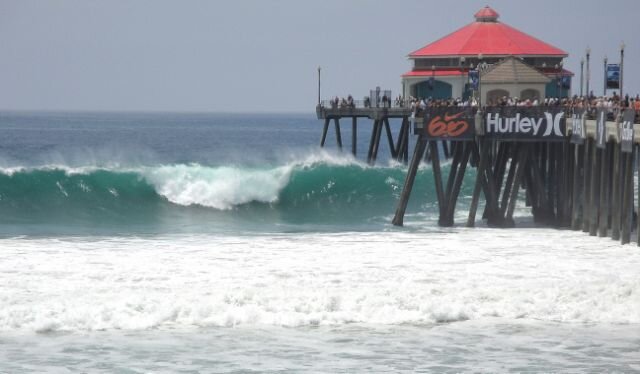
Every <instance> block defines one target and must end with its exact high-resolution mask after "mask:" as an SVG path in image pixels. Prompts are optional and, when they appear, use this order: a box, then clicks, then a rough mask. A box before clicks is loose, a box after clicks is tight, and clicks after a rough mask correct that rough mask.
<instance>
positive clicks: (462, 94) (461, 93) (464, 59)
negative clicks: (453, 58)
mask: <svg viewBox="0 0 640 374" xmlns="http://www.w3.org/2000/svg"><path fill="white" fill-rule="evenodd" d="M465 61H467V59H466V58H465V57H464V56H462V57H460V73H461V74H460V77H461V78H462V90H461V91H460V100H462V99H463V98H464V63H465Z"/></svg>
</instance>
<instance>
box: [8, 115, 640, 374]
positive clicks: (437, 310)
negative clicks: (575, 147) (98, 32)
mask: <svg viewBox="0 0 640 374" xmlns="http://www.w3.org/2000/svg"><path fill="white" fill-rule="evenodd" d="M370 125H371V124H370V123H367V122H364V123H362V124H361V125H360V128H359V131H360V132H359V134H358V139H359V140H360V143H359V145H358V149H359V151H360V154H359V155H358V157H356V158H354V157H352V156H351V155H349V154H348V152H345V153H341V152H339V151H338V150H337V149H336V147H335V145H334V144H335V143H333V142H332V140H333V137H332V136H333V133H332V132H330V137H329V141H328V147H327V148H326V149H324V150H321V149H319V148H318V143H319V137H320V131H321V123H320V122H319V121H318V120H317V119H315V118H314V117H313V116H311V115H291V114H287V115H282V114H280V115H276V114H269V115H257V114H250V115H240V114H234V115H230V114H172V113H155V114H145V113H15V112H4V113H0V306H2V308H0V372H11V373H13V372H56V373H57V372H121V373H132V372H133V373H146V372H183V373H193V372H273V373H275V372H296V373H298V372H309V373H317V372H332V373H333V372H389V373H391V372H393V373H395V372H478V371H480V372H632V371H640V353H639V350H638V347H639V344H640V341H638V336H640V274H639V273H638V269H639V268H640V251H638V250H637V248H636V247H635V246H630V245H627V246H620V245H619V244H618V243H617V242H615V241H612V240H610V239H606V238H594V237H589V236H587V235H584V234H583V233H581V232H573V231H561V230H555V229H547V228H540V227H535V225H534V224H533V223H532V222H531V219H530V214H529V212H528V209H527V208H526V207H524V206H518V208H517V210H516V221H517V224H518V227H519V228H516V229H508V230H499V229H491V228H487V227H484V226H483V224H482V222H481V221H478V222H477V225H478V226H479V227H478V228H476V229H466V228H464V227H462V226H460V225H457V226H455V227H452V228H446V229H443V228H439V227H437V225H436V221H437V210H438V209H437V205H436V203H435V198H434V190H433V183H432V178H431V170H430V168H429V167H428V166H422V167H421V168H420V170H419V172H418V176H417V179H416V186H415V187H414V190H413V194H412V199H411V201H410V204H409V207H408V211H407V217H406V219H405V227H403V228H397V227H393V226H392V225H391V224H390V221H391V218H392V216H393V213H394V210H395V207H396V204H397V200H398V197H399V195H400V192H401V189H402V184H403V181H404V177H405V173H406V168H405V167H404V166H403V165H399V164H397V163H394V162H392V161H390V160H389V159H388V150H387V148H386V144H385V143H386V142H382V143H381V147H382V149H381V151H380V152H381V153H380V155H381V157H380V162H379V163H378V164H377V165H376V166H373V167H372V166H368V165H366V164H365V163H364V162H363V160H362V156H363V155H364V154H365V152H366V149H367V144H366V142H367V141H368V139H369V135H370V134H369V133H368V131H370ZM348 127H349V126H347V129H345V132H344V133H343V139H344V140H345V143H348V142H347V141H346V140H347V139H350V134H349V128H348ZM392 127H393V130H394V133H397V130H398V124H393V126H392ZM411 151H412V149H410V153H411ZM447 170H448V166H446V165H445V167H444V172H445V173H446V172H447ZM474 172H475V171H474V170H473V169H471V170H469V171H468V173H469V175H470V176H473V173H474ZM472 180H473V179H472V178H468V179H467V181H466V182H465V184H464V185H463V188H462V194H461V199H460V201H459V208H460V211H459V213H458V214H457V215H456V222H458V223H460V222H465V220H466V216H465V213H466V207H467V206H468V202H469V194H470V193H471V188H472V186H471V181H472Z"/></svg>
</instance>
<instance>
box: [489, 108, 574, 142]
mask: <svg viewBox="0 0 640 374" xmlns="http://www.w3.org/2000/svg"><path fill="white" fill-rule="evenodd" d="M544 115H545V117H544V118H542V117H539V118H536V117H526V116H524V117H523V116H521V114H520V113H516V115H515V117H501V116H500V113H487V133H497V134H522V135H530V136H536V137H547V136H550V135H551V133H552V132H553V134H554V135H555V136H564V134H563V133H562V129H561V128H560V121H561V120H562V117H563V116H564V113H556V114H555V115H554V114H552V113H548V112H544ZM545 120H546V121H545Z"/></svg>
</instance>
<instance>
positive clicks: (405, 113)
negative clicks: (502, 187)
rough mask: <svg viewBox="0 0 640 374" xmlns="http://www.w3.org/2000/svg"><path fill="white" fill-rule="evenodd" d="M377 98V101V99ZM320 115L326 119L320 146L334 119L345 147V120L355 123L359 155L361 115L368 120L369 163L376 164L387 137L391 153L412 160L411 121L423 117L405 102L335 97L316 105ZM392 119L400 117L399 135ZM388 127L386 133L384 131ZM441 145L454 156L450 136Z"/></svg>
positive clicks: (353, 136)
mask: <svg viewBox="0 0 640 374" xmlns="http://www.w3.org/2000/svg"><path fill="white" fill-rule="evenodd" d="M374 102H375V101H374ZM316 115H317V117H318V119H320V120H322V121H324V126H323V129H322V136H321V138H320V147H325V145H326V142H327V136H328V133H329V132H330V128H331V127H332V126H331V124H332V122H333V132H334V134H335V139H336V145H337V147H338V149H340V150H342V149H343V141H342V130H341V129H342V127H341V121H342V123H344V122H345V121H346V122H347V125H348V124H349V123H350V124H351V153H352V154H353V156H354V157H355V156H357V154H358V149H357V143H358V139H357V136H358V135H357V134H358V119H360V120H361V121H360V123H361V124H362V122H363V120H364V121H367V123H366V124H367V125H370V126H371V134H370V138H369V139H370V140H369V146H368V150H367V157H366V160H367V163H368V164H370V165H373V164H375V163H376V161H377V159H378V153H379V149H380V142H381V141H384V140H383V137H386V139H387V142H388V145H389V151H390V157H391V158H392V159H394V160H396V161H398V162H403V163H405V164H406V163H407V162H408V161H409V139H410V132H411V131H412V128H411V124H412V123H413V122H415V121H422V115H421V114H419V115H416V113H415V110H413V109H411V108H410V107H409V105H408V104H405V103H392V102H388V103H385V104H382V103H381V102H377V103H374V104H373V105H371V104H365V102H364V101H354V102H353V103H352V104H351V105H343V106H341V105H340V104H337V105H336V104H335V103H333V102H332V101H331V100H326V101H321V102H320V103H319V104H318V106H317V107H316ZM390 119H400V120H401V123H400V128H399V130H398V131H397V134H396V135H395V139H394V134H393V131H392V129H391V125H390V123H389V120H390ZM383 129H384V134H383ZM439 143H440V148H441V149H442V151H443V155H444V157H445V158H448V157H450V155H451V152H450V146H451V145H450V144H449V141H448V140H447V139H444V140H441V141H439ZM426 159H427V160H430V159H431V153H429V154H427V155H426Z"/></svg>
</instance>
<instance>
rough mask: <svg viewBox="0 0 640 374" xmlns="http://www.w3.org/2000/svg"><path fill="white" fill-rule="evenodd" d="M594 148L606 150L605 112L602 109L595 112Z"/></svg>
mask: <svg viewBox="0 0 640 374" xmlns="http://www.w3.org/2000/svg"><path fill="white" fill-rule="evenodd" d="M596 147H597V148H599V149H605V148H607V111H606V110H604V109H602V108H598V110H597V111H596Z"/></svg>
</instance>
